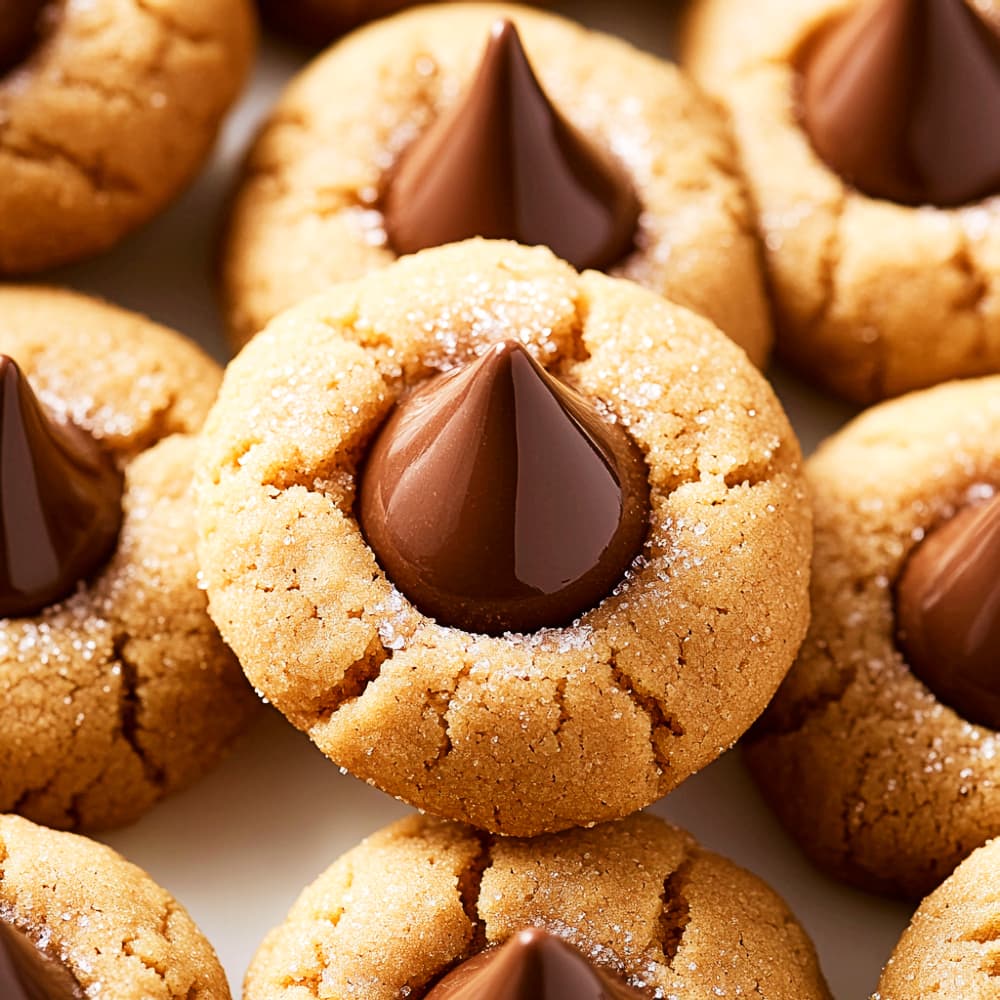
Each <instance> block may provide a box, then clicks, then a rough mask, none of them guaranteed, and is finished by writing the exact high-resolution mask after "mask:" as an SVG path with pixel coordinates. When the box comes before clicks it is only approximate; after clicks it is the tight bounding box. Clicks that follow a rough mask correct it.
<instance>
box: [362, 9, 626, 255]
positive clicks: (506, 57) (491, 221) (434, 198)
mask: <svg viewBox="0 0 1000 1000" xmlns="http://www.w3.org/2000/svg"><path fill="white" fill-rule="evenodd" d="M382 208H383V212H384V216H385V227H386V232H387V234H388V237H389V242H390V244H391V245H392V247H393V248H394V249H395V250H396V251H397V253H400V254H406V253H415V252H416V251H418V250H424V249H426V248H427V247H433V246H442V245H443V244H446V243H457V242H459V241H460V240H465V239H469V238H471V237H474V236H483V237H488V238H491V239H509V240H516V241H517V242H518V243H523V244H525V245H527V246H536V245H545V246H548V247H549V248H551V249H552V250H553V251H554V252H555V253H556V254H557V255H558V256H560V257H562V258H563V259H564V260H567V261H569V262H570V263H571V264H573V265H574V266H575V267H577V268H580V269H583V268H607V267H610V266H611V265H613V264H615V263H617V262H618V261H619V260H621V259H622V258H623V257H624V256H625V255H626V254H627V253H628V252H629V251H630V250H631V249H632V247H633V245H634V241H635V232H636V227H637V225H638V220H639V211H640V206H639V201H638V198H637V197H636V194H635V191H634V189H633V187H632V183H631V181H630V179H629V177H628V176H627V174H626V172H625V170H624V169H623V168H622V166H621V165H620V164H619V163H618V162H617V161H616V160H614V159H613V158H612V157H611V156H609V155H608V154H606V153H605V152H603V151H602V150H601V149H599V148H598V147H597V146H595V145H594V144H593V143H592V142H591V141H590V140H589V139H588V138H587V137H586V136H584V135H583V133H581V132H580V131H579V130H578V129H576V128H575V127H574V126H573V125H572V124H571V123H570V122H569V121H567V120H566V119H565V118H564V117H563V116H562V115H561V114H560V113H559V111H558V110H557V109H556V108H555V107H553V105H552V103H551V102H550V101H549V98H548V96H547V95H546V94H545V91H544V90H543V89H542V86H541V84H540V83H539V82H538V79H537V77H536V76H535V74H534V72H533V70H532V68H531V64H530V62H529V60H528V57H527V55H526V53H525V51H524V47H523V46H522V44H521V38H520V35H519V34H518V31H517V28H516V27H515V26H514V24H513V22H511V21H509V20H504V21H498V22H497V23H496V24H494V26H493V28H492V30H491V33H490V39H489V44H488V45H487V47H486V52H485V54H484V56H483V59H482V62H481V64H480V67H479V72H478V74H477V76H476V78H475V80H474V81H473V83H472V84H471V86H470V87H469V89H468V90H467V92H466V93H465V94H464V96H463V97H462V98H461V99H460V100H459V102H458V104H457V106H456V107H455V108H453V109H452V110H451V111H450V112H448V113H446V114H445V115H444V116H443V117H441V118H440V119H438V121H437V122H436V123H435V124H434V125H433V126H431V128H430V129H429V130H428V131H427V132H426V133H424V135H423V136H421V137H420V138H419V139H417V140H416V141H415V142H414V143H413V145H412V146H411V147H410V148H409V149H407V150H406V151H405V152H404V153H403V155H402V157H401V159H400V161H399V162H398V164H397V165H396V167H395V168H394V169H393V171H392V172H391V173H390V175H389V176H388V178H387V181H386V185H385V189H384V194H383V204H382Z"/></svg>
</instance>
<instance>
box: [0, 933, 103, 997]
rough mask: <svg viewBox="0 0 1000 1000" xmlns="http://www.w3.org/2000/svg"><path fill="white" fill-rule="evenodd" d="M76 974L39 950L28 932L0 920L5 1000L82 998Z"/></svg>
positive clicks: (0, 969) (0, 965)
mask: <svg viewBox="0 0 1000 1000" xmlns="http://www.w3.org/2000/svg"><path fill="white" fill-rule="evenodd" d="M83 997H84V992H83V990H82V989H81V988H80V984H79V982H77V979H76V977H75V976H74V975H73V974H72V973H71V972H70V971H69V969H67V968H66V966H64V965H63V964H62V963H61V962H57V961H56V960H55V959H53V958H50V957H49V956H48V955H46V954H45V953H44V952H43V951H41V950H40V949H38V948H37V947H36V946H35V945H34V944H33V942H32V941H31V940H30V938H28V936H27V935H26V934H23V933H22V932H21V931H20V930H18V929H17V928H16V927H14V926H13V924H9V923H6V922H5V921H3V920H0V998H2V1000H83Z"/></svg>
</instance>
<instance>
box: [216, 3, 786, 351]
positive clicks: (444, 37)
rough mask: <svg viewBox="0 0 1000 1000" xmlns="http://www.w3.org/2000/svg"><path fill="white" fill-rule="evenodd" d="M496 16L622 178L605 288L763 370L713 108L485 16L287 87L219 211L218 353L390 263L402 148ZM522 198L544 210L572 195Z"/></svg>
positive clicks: (747, 262)
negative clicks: (622, 230)
mask: <svg viewBox="0 0 1000 1000" xmlns="http://www.w3.org/2000/svg"><path fill="white" fill-rule="evenodd" d="M502 18H511V19H512V20H513V21H514V22H515V24H516V26H517V29H518V30H519V31H520V33H521V35H522V37H523V40H524V45H525V48H526V50H527V56H528V59H529V60H530V61H531V63H532V65H533V67H534V70H535V72H536V73H537V74H538V75H539V77H540V80H541V84H542V86H543V88H544V91H545V92H546V93H547V94H548V97H549V98H551V100H552V102H553V103H554V104H555V106H556V107H557V108H558V109H559V110H560V111H561V112H562V114H563V115H565V116H566V118H568V119H569V121H570V122H571V123H572V126H575V129H577V130H579V131H580V133H582V136H581V135H580V134H577V135H575V139H577V140H579V141H581V142H586V143H589V144H592V146H593V148H594V150H595V152H594V155H595V156H598V157H600V158H604V159H605V160H608V159H610V160H611V161H612V165H611V166H608V169H609V170H620V171H621V172H622V173H623V174H624V175H625V179H626V180H627V181H628V183H630V184H631V186H632V187H633V188H634V192H635V195H636V196H637V197H638V201H639V205H640V208H641V217H640V219H639V224H638V231H637V232H636V233H635V234H634V250H633V251H632V252H631V253H628V254H627V256H625V258H624V259H622V260H620V262H619V263H616V264H614V265H613V266H611V267H610V268H609V270H610V272H611V273H613V274H615V275H620V276H624V277H628V278H632V279H633V280H635V281H637V282H639V283H640V284H642V285H645V286H646V287H648V288H651V289H653V290H655V291H657V292H659V293H661V294H663V295H666V296H667V297H669V298H671V299H674V300H675V301H677V302H679V303H681V304H682V305H685V306H688V307H689V308H692V309H694V310H695V311H697V312H701V313H703V314H704V315H706V316H708V317H709V318H710V319H711V320H713V322H715V323H716V324H717V325H718V326H719V327H721V328H722V329H723V330H724V331H725V332H726V333H728V334H729V335H730V336H731V337H732V338H733V339H734V340H735V341H736V342H737V343H738V344H740V345H741V346H742V347H743V348H745V350H746V351H747V353H748V354H749V355H750V357H751V358H752V359H753V361H754V362H755V363H756V364H758V365H759V364H761V363H762V362H763V361H764V359H765V358H766V356H767V352H768V348H769V345H770V338H771V333H770V327H769V321H768V310H767V305H766V301H765V297H764V293H763V290H762V283H761V276H760V267H759V260H758V255H759V250H758V247H757V244H756V239H755V235H754V231H753V230H754V224H753V220H752V213H751V210H750V207H749V203H748V201H747V197H746V191H745V187H744V182H743V179H742V176H741V174H740V171H739V167H738V163H737V159H736V155H735V151H734V149H733V144H732V139H731V137H730V134H729V129H728V124H727V122H726V121H725V119H724V118H723V117H722V115H721V114H720V113H719V111H718V109H717V108H716V106H715V105H714V104H713V103H712V102H710V101H708V100H707V99H706V98H705V97H704V96H703V95H702V94H701V93H700V92H698V90H697V89H696V88H694V87H693V86H692V85H691V84H690V82H689V81H688V80H687V79H686V78H685V77H684V75H683V74H682V73H681V72H680V71H679V70H677V69H676V68H675V67H674V66H672V65H670V64H668V63H665V62H663V61H662V60H659V59H656V58H654V57H652V56H649V55H646V54H643V53H641V52H639V51H637V50H636V49H634V48H632V47H631V46H629V45H627V44H626V43H624V42H622V41H620V40H617V39H614V38H611V37H609V36H607V35H603V34H599V33H595V32H589V31H586V30H584V29H583V28H581V27H579V26H578V25H574V24H572V23H571V22H568V21H566V20H563V19H561V18H557V17H554V16H552V15H548V14H542V13H539V12H537V11H530V10H527V9H525V8H521V7H512V6H503V5H497V4H447V5H444V6H442V7H440V8H437V7H428V8H421V9H420V10H416V11H412V12H408V13H404V14H401V15H399V16H397V17H395V18H392V19H391V20H389V21H386V22H383V23H381V24H378V25H374V26H372V27H369V28H366V29H364V30H362V31H360V32H357V33H355V34H353V35H352V36H350V37H349V38H347V39H345V40H343V41H342V42H340V43H339V44H337V45H336V46H335V47H334V48H332V49H331V50H330V51H329V52H327V53H326V54H324V55H323V56H321V57H319V58H318V59H317V60H316V61H315V62H314V63H313V64H312V65H311V66H310V67H309V68H307V69H306V71H305V72H304V73H302V74H301V75H300V76H299V77H298V78H297V79H296V80H295V81H294V82H293V83H292V84H291V86H290V87H289V88H288V90H287V91H286V92H285V94H284V96H283V97H282V99H281V100H280V101H279V103H278V105H277V107H276V109H275V111H274V113H273V115H272V117H271V119H270V121H269V122H268V124H267V125H266V126H265V127H264V129H263V131H262V132H261V133H260V135H259V137H258V139H257V141H256V144H255V146H254V148H253V151H252V152H251V154H250V158H249V161H248V163H247V167H246V173H245V176H244V179H243V183H242V186H241V188H240V190H239V192H238V194H237V197H236V200H235V204H234V208H233V213H232V218H231V224H230V228H229V235H228V240H227V243H226V248H225V258H224V262H223V271H224V290H225V297H226V301H227V312H228V318H229V327H230V330H231V332H232V339H233V342H234V344H236V345H242V344H243V343H245V342H246V341H247V340H249V339H250V337H252V336H253V335H254V334H255V333H256V332H257V331H258V330H260V329H261V328H262V327H263V326H264V325H265V324H266V323H267V322H268V321H269V320H270V319H271V318H272V317H273V316H275V315H276V314H277V313H278V312H280V311H281V310H282V309H285V308H287V307H288V306H291V305H293V304H295V303H296V302H298V301H299V300H300V299H302V298H304V297H305V296H306V295H309V294H312V293H314V292H317V291H320V290H321V289H322V288H324V287H325V286H326V285H328V284H330V283H331V282H335V281H341V280H344V279H349V278H354V277H356V276H359V275H361V274H364V273H366V272H368V271H371V270H373V269H375V268H381V267H384V266H386V265H387V264H389V263H390V262H391V261H392V260H394V259H395V257H396V256H397V254H396V252H395V251H394V249H393V246H392V242H391V240H390V239H389V237H388V236H387V234H386V228H385V222H386V220H385V214H384V212H383V208H384V205H383V200H384V190H385V188H386V184H387V178H389V177H390V175H391V174H392V173H393V171H394V165H396V164H398V163H399V162H400V160H401V158H402V156H403V154H404V153H405V152H406V151H408V150H409V149H410V148H411V146H412V144H413V142H414V140H417V139H419V138H421V137H423V136H424V135H425V134H428V129H429V127H430V126H431V125H432V124H433V123H436V122H440V121H443V120H445V119H446V118H447V116H448V115H449V114H450V113H452V112H453V111H454V110H455V109H456V106H457V105H459V104H460V103H461V101H462V100H464V96H463V95H465V94H466V93H467V91H468V88H469V85H470V82H471V80H472V78H473V76H474V74H476V73H477V70H478V68H479V67H480V65H481V63H482V61H483V53H484V49H485V48H486V46H487V41H488V39H489V37H490V31H491V28H492V27H493V26H494V25H495V24H496V23H497V21H498V19H502ZM518 58H519V57H518ZM515 62H517V59H515ZM516 75H517V74H516V73H515V76H516ZM518 78H520V77H518ZM522 93H523V91H522ZM330 94H340V95H343V97H342V99H339V100H330ZM348 96H349V98H350V99H347V98H348ZM539 114H541V112H539ZM483 117H484V116H483V115H473V116H472V118H473V119H474V120H475V122H480V123H481V121H482V120H483ZM536 117H537V115H533V114H531V113H527V112H526V113H525V115H524V116H523V118H524V119H530V120H532V121H534V120H535V118H536ZM543 117H544V115H543ZM572 126H571V127H572ZM484 141H486V140H484ZM540 144H542V142H541V140H539V141H538V142H536V143H535V146H534V147H533V148H537V147H538V146H539V145H540ZM447 145H448V148H449V149H452V150H453V149H454V148H455V146H456V145H457V143H449V144H447ZM525 155H526V156H527V155H528V153H527V152H526V153H525ZM432 158H435V159H440V158H438V157H432ZM515 159H516V157H515ZM495 161H496V155H495V154H494V155H486V156H485V160H484V161H482V162H486V163H490V164H492V163H494V162H495ZM605 166H607V164H605ZM534 167H535V163H534V161H533V162H532V169H533V170H534ZM578 172H580V173H583V172H587V173H588V174H589V168H588V170H587V171H578ZM459 175H460V176H463V175H462V174H461V171H459ZM532 176H534V174H532ZM535 182H536V183H537V184H538V186H539V188H540V189H541V190H544V191H547V192H548V199H547V200H548V201H549V202H551V201H552V200H553V199H554V198H556V197H558V196H561V195H563V194H564V193H565V192H566V191H567V190H568V189H570V188H571V187H572V186H573V185H572V184H570V183H569V182H566V181H565V180H564V179H559V180H553V181H552V187H551V189H550V188H549V187H546V186H545V185H543V184H541V182H540V181H539V180H538V178H537V177H535ZM449 187H450V190H451V191H452V192H454V193H455V194H456V195H457V191H455V188H454V186H447V185H446V188H445V190H449ZM526 187H527V188H530V187H531V185H530V184H527V185H526ZM473 200H475V199H473ZM500 200H501V201H506V202H507V203H509V202H510V200H511V199H510V198H506V199H505V198H501V199H500ZM540 214H542V210H541V209H537V210H536V211H535V212H534V213H533V217H532V219H531V220H529V221H534V216H535V215H540ZM561 214H562V216H565V215H567V214H568V213H567V212H562V213H561ZM574 214H577V215H581V216H582V213H574ZM479 221H482V220H479ZM563 221H564V222H565V221H566V219H565V218H564V219H563ZM418 228H425V227H418ZM476 233H478V234H479V235H504V236H510V237H513V235H514V234H513V233H503V234H501V233H496V232H493V231H489V232H487V231H485V230H483V229H473V231H472V232H467V233H463V234H461V235H460V236H457V237H454V239H455V240H456V241H457V240H458V239H461V238H464V236H466V235H475V234H476ZM631 234H632V229H631V228H630V235H631ZM543 235H544V234H543ZM451 241H452V240H447V242H451ZM520 242H532V243H542V242H544V243H547V244H549V245H551V241H550V240H549V239H543V238H540V237H535V238H533V239H530V240H529V239H528V238H524V239H520ZM560 255H561V256H566V255H565V254H560ZM616 259H617V258H616Z"/></svg>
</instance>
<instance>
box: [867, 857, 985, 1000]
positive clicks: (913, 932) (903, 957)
mask: <svg viewBox="0 0 1000 1000" xmlns="http://www.w3.org/2000/svg"><path fill="white" fill-rule="evenodd" d="M998 872H1000V840H994V841H991V842H990V843H989V844H987V845H986V846H985V847H981V848H979V850H977V851H975V852H974V853H973V854H972V855H970V856H969V857H968V858H967V859H966V860H965V861H963V862H962V864H961V865H959V866H958V868H957V869H956V870H955V872H954V873H953V874H952V875H950V876H949V877H948V879H947V880H946V881H945V882H944V884H943V885H941V886H940V887H939V888H938V889H936V890H935V891H934V892H933V893H932V894H931V895H930V896H928V897H927V899H925V900H924V901H923V902H922V903H921V904H920V908H919V909H918V910H917V912H916V914H915V915H914V917H913V920H912V921H911V922H910V926H909V927H908V928H907V929H906V931H905V932H904V933H903V936H902V938H900V941H899V944H898V945H896V950H895V951H894V952H893V954H892V958H890V959H889V962H888V964H887V965H886V967H885V969H884V970H883V972H882V978H881V979H880V980H879V984H878V991H877V992H876V993H875V994H874V995H873V997H872V1000H925V998H926V997H934V998H935V1000H996V997H997V977H998V976H1000V878H998Z"/></svg>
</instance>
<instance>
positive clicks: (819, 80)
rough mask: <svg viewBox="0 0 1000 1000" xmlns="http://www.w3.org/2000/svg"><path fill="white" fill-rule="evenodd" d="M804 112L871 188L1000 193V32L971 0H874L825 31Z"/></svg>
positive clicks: (919, 199) (840, 168)
mask: <svg viewBox="0 0 1000 1000" xmlns="http://www.w3.org/2000/svg"><path fill="white" fill-rule="evenodd" d="M802 113H803V120H804V124H805V128H806V130H807V132H808V133H809V135H810V137H811V138H812V142H813V145H814V146H815V148H816V151H817V152H818V153H819V155H820V156H821V157H822V158H823V159H824V160H825V161H826V162H827V164H828V165H829V166H830V167H831V168H832V169H833V170H835V171H836V172H837V173H839V174H840V175H841V176H842V177H843V178H844V179H845V180H847V181H849V182H850V183H852V184H853V185H855V186H856V187H857V188H859V189H860V190H861V191H863V192H864V193H865V194H868V195H871V196H872V197H876V198H886V199H889V200H890V201H895V202H900V203H902V204H906V205H915V204H931V205H938V206H942V207H953V206H956V205H961V204H965V203H968V202H972V201H976V200H978V199H980V198H984V197H986V196H988V195H992V194H996V193H998V192H1000V39H998V37H997V34H996V33H995V31H994V30H993V28H991V27H990V26H988V24H987V23H986V21H985V20H983V18H982V17H980V16H979V15H978V14H977V13H976V12H975V11H974V10H973V9H972V7H971V6H970V5H969V4H967V3H965V2H963V0H869V2H866V3H862V4H861V5H860V6H859V7H858V9H857V11H856V12H855V13H853V14H852V15H850V16H848V17H847V18H845V19H844V20H843V21H841V22H839V23H838V24H835V25H834V26H833V27H832V28H831V29H829V30H828V31H827V33H826V34H825V35H822V36H821V37H820V38H819V39H818V41H817V43H816V45H815V46H814V48H813V50H812V52H811V54H810V55H809V56H808V58H807V60H806V63H805V66H804V79H803V103H802Z"/></svg>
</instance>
